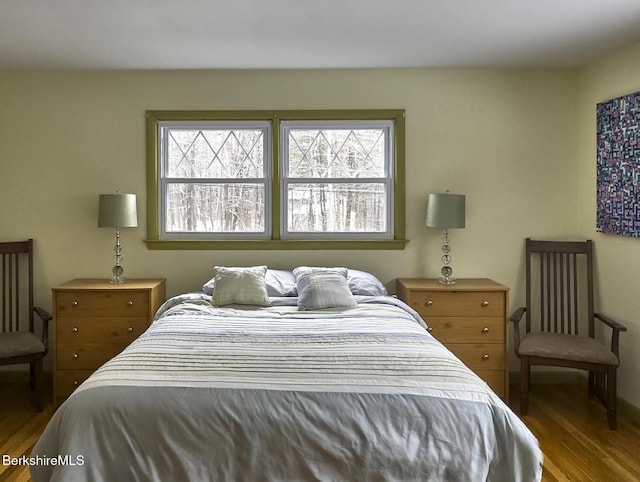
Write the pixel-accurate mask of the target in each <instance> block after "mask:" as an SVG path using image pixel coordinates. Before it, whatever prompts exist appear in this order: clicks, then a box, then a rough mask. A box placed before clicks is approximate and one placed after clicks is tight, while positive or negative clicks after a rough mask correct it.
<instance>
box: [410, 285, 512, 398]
mask: <svg viewBox="0 0 640 482" xmlns="http://www.w3.org/2000/svg"><path fill="white" fill-rule="evenodd" d="M397 283H398V284H397V290H398V297H399V298H400V299H401V300H402V301H404V302H405V303H407V304H408V305H409V306H411V307H412V308H413V309H414V310H416V311H417V312H418V313H419V314H420V316H421V317H422V318H423V319H424V321H425V322H426V323H427V325H428V326H429V331H430V332H431V334H432V335H433V336H434V337H436V338H437V339H438V340H439V341H440V342H441V343H442V344H444V345H445V346H446V347H447V348H449V350H451V351H452V352H453V353H454V354H455V355H456V356H457V357H458V358H460V360H462V361H463V362H464V363H465V365H467V366H468V367H469V368H471V369H472V370H473V371H474V372H476V373H477V374H478V375H479V376H480V377H481V378H482V379H483V380H484V381H486V382H487V383H488V384H489V386H490V387H491V388H492V390H493V391H494V392H495V393H496V394H497V395H498V396H499V397H501V398H502V399H503V400H505V401H508V400H509V378H508V377H509V371H508V352H507V350H508V346H507V334H508V333H507V328H508V326H507V310H508V308H509V288H507V287H506V286H503V285H501V284H499V283H496V282H495V281H492V280H490V279H486V278H477V279H458V280H457V282H456V283H455V284H451V285H444V284H440V283H438V280H436V279H411V278H399V279H398V281H397Z"/></svg>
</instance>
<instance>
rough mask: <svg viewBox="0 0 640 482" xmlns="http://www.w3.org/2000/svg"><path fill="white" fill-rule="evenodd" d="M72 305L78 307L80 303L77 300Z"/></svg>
mask: <svg viewBox="0 0 640 482" xmlns="http://www.w3.org/2000/svg"><path fill="white" fill-rule="evenodd" d="M71 304H72V305H73V306H78V305H79V304H80V303H78V302H77V301H76V300H73V301H72V302H71Z"/></svg>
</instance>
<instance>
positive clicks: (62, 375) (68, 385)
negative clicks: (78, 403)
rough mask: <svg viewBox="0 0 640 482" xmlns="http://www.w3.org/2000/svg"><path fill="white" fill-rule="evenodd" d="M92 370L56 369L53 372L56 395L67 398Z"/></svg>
mask: <svg viewBox="0 0 640 482" xmlns="http://www.w3.org/2000/svg"><path fill="white" fill-rule="evenodd" d="M92 373H93V370H58V371H57V372H56V374H55V377H56V378H55V383H54V385H55V386H56V396H57V397H63V398H67V397H68V396H69V395H71V393H72V392H73V391H74V390H75V389H76V388H78V387H79V386H80V384H81V383H82V382H84V381H85V380H86V379H87V378H89V377H90V376H91V374H92Z"/></svg>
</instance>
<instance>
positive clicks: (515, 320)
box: [509, 306, 527, 358]
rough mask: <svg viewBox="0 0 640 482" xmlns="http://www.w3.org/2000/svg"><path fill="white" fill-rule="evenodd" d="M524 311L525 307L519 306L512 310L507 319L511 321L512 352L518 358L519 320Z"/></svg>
mask: <svg viewBox="0 0 640 482" xmlns="http://www.w3.org/2000/svg"><path fill="white" fill-rule="evenodd" d="M525 311H527V308H526V307H524V306H521V307H520V308H518V309H517V310H516V311H514V312H513V313H512V314H511V317H510V318H509V321H511V322H512V323H513V352H514V353H515V354H516V356H517V357H518V358H520V355H519V354H518V348H519V347H520V320H521V319H522V316H523V315H524V312H525Z"/></svg>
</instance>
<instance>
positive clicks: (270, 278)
mask: <svg viewBox="0 0 640 482" xmlns="http://www.w3.org/2000/svg"><path fill="white" fill-rule="evenodd" d="M264 281H265V284H266V285H267V294H268V295H269V296H297V294H298V293H297V291H296V277H295V276H294V275H293V273H292V272H291V271H284V270H278V269H267V274H266V276H265V277H264ZM215 284H216V278H215V277H213V278H211V279H210V280H209V281H207V282H206V283H205V284H204V285H203V286H202V291H203V292H204V293H205V294H207V295H212V294H213V288H214V287H215Z"/></svg>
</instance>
